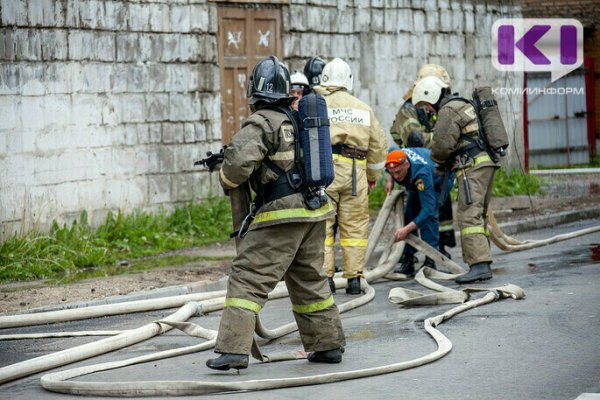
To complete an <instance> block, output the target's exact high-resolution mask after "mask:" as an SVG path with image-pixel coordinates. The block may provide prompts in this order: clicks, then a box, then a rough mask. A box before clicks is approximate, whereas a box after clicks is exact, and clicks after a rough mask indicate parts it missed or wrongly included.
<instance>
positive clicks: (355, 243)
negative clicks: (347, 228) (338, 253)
mask: <svg viewBox="0 0 600 400" xmlns="http://www.w3.org/2000/svg"><path fill="white" fill-rule="evenodd" d="M368 241H369V239H340V246H342V247H367V244H368Z"/></svg>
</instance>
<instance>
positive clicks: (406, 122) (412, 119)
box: [402, 118, 421, 129]
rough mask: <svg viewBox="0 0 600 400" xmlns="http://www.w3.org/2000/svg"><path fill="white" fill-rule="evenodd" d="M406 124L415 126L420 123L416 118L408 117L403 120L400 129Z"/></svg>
mask: <svg viewBox="0 0 600 400" xmlns="http://www.w3.org/2000/svg"><path fill="white" fill-rule="evenodd" d="M408 125H416V126H421V123H420V122H419V120H418V119H414V118H408V119H407V120H406V121H404V123H403V124H402V129H405V128H406V127H407V126H408Z"/></svg>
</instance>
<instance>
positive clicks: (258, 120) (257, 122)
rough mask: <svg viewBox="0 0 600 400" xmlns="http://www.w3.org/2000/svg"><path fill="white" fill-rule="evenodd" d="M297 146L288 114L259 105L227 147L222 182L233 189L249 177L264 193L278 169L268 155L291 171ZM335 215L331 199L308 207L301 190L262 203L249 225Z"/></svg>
mask: <svg viewBox="0 0 600 400" xmlns="http://www.w3.org/2000/svg"><path fill="white" fill-rule="evenodd" d="M294 146H295V143H294V131H293V127H292V124H291V123H290V121H289V119H288V117H287V115H286V114H284V113H281V112H278V111H275V110H271V109H259V110H258V111H256V112H254V113H253V114H252V115H250V117H248V118H247V119H246V121H244V123H243V124H242V128H241V129H240V130H239V131H238V132H237V133H236V134H235V135H234V136H233V138H232V139H231V142H230V143H229V145H228V146H227V149H225V156H224V160H223V165H222V167H221V171H220V173H219V177H220V181H221V185H222V186H223V187H224V188H225V189H233V188H236V187H238V186H239V185H241V184H242V183H244V182H246V181H249V182H250V187H251V188H252V190H253V191H254V192H255V193H261V191H262V190H263V188H264V186H265V184H267V183H269V182H272V181H274V180H276V179H277V173H276V172H275V171H273V170H271V169H270V168H268V167H267V165H266V163H265V162H264V160H265V158H269V159H271V161H272V162H273V163H274V164H276V165H277V166H278V167H279V168H281V169H282V170H284V171H289V170H290V169H292V167H293V166H294V154H295V150H294ZM333 215H335V212H334V211H333V207H332V206H331V204H330V203H327V204H326V205H324V206H323V207H321V208H319V209H317V210H309V209H307V208H306V206H305V204H304V199H303V197H302V194H301V193H294V194H291V195H289V196H285V197H282V198H279V199H276V200H273V201H271V202H268V203H266V204H264V205H262V207H260V209H259V210H258V212H257V213H256V216H255V219H254V221H253V223H252V224H251V225H250V229H251V230H252V229H257V228H259V227H262V226H270V225H276V224H281V223H287V222H304V221H322V220H325V219H327V218H329V217H332V216H333Z"/></svg>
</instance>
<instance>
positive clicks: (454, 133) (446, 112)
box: [431, 100, 499, 168]
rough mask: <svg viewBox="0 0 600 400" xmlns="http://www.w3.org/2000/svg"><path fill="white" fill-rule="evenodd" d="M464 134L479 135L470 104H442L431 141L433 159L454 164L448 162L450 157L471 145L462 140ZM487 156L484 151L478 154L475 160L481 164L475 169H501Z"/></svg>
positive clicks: (475, 116) (474, 114)
mask: <svg viewBox="0 0 600 400" xmlns="http://www.w3.org/2000/svg"><path fill="white" fill-rule="evenodd" d="M462 134H465V135H469V136H472V137H477V135H478V134H479V126H478V124H477V115H476V113H475V109H474V108H473V106H472V105H471V104H470V103H467V102H464V101H460V100H454V101H448V102H446V103H445V104H444V102H442V107H441V108H440V110H439V112H438V118H437V122H436V125H435V129H434V133H433V139H432V141H431V159H432V160H433V161H435V162H436V163H438V164H443V163H445V162H446V161H450V162H453V161H454V160H448V159H449V158H450V156H451V155H452V154H453V153H455V154H456V153H459V152H460V149H461V148H464V147H466V146H467V145H469V144H470V143H471V142H469V141H467V140H465V139H463V138H461V135H462ZM486 155H487V153H486V152H485V151H484V150H482V151H481V152H480V153H479V154H477V155H476V156H475V157H474V159H475V160H479V162H478V163H476V165H474V166H473V168H480V167H489V166H494V167H499V165H498V164H496V163H494V161H492V159H491V158H489V157H487V158H485V157H483V156H486Z"/></svg>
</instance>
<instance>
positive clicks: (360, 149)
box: [314, 58, 387, 294]
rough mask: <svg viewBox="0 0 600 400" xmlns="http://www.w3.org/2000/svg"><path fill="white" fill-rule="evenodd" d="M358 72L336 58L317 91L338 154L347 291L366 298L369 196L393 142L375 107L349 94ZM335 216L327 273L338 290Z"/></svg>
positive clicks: (332, 193)
mask: <svg viewBox="0 0 600 400" xmlns="http://www.w3.org/2000/svg"><path fill="white" fill-rule="evenodd" d="M352 80H353V78H352V73H351V71H350V67H349V66H348V64H347V63H346V62H345V61H343V60H341V59H339V58H335V59H333V60H332V61H330V62H329V63H327V65H325V67H324V68H323V73H322V74H321V85H320V86H315V87H314V89H315V91H316V92H317V93H319V94H320V95H322V96H323V97H324V98H325V102H326V103H327V110H328V116H329V132H330V135H331V145H332V152H333V162H334V170H335V180H334V181H333V183H332V184H331V185H330V186H329V187H327V189H326V191H327V194H328V195H329V197H330V198H331V199H332V201H333V205H334V208H335V209H336V211H337V223H338V232H339V236H340V247H341V249H342V257H343V274H342V276H343V277H344V278H346V279H348V285H347V287H346V293H349V294H360V292H361V291H360V277H361V276H362V273H363V268H364V265H365V261H366V260H365V256H366V250H367V240H368V226H369V207H368V201H369V200H368V193H369V190H370V189H372V188H373V187H374V186H375V184H376V182H377V178H378V177H379V175H380V173H381V171H382V170H383V167H384V165H385V157H386V155H387V138H386V136H385V133H384V131H383V129H381V125H380V124H379V121H378V120H377V118H375V114H374V113H373V110H372V109H371V107H369V106H368V105H367V104H365V103H363V102H362V101H360V100H358V99H357V98H356V97H354V96H352V95H351V94H350V93H348V92H349V91H351V90H352ZM334 224H335V218H334V217H332V218H330V219H328V220H327V234H326V239H325V272H326V274H327V276H328V277H329V278H330V280H329V284H330V286H331V289H332V291H335V287H334V286H333V279H332V277H333V275H334V273H335V254H334V240H335V236H334V231H333V226H334Z"/></svg>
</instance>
